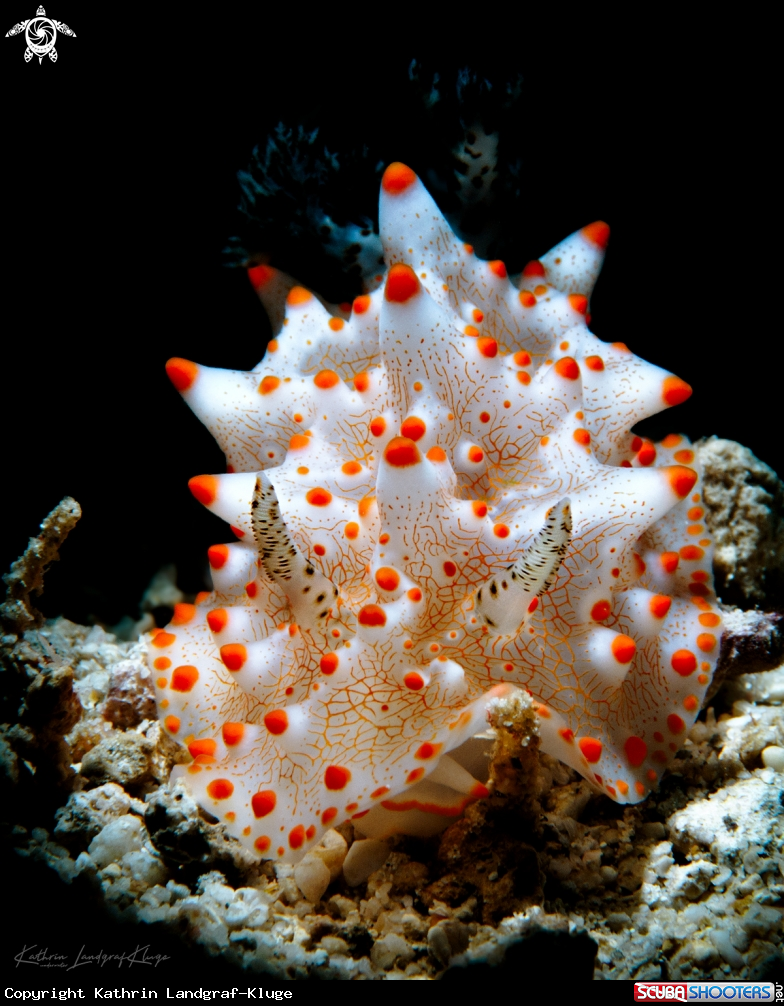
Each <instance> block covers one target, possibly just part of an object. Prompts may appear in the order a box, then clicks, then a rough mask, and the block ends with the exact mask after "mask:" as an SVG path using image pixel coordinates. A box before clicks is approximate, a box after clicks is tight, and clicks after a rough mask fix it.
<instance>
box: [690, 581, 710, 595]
mask: <svg viewBox="0 0 784 1006" xmlns="http://www.w3.org/2000/svg"><path fill="white" fill-rule="evenodd" d="M688 590H689V593H690V594H691V595H693V596H694V597H699V598H703V597H708V595H709V594H710V592H711V589H710V587H709V586H708V585H707V583H690V584H689V587H688Z"/></svg>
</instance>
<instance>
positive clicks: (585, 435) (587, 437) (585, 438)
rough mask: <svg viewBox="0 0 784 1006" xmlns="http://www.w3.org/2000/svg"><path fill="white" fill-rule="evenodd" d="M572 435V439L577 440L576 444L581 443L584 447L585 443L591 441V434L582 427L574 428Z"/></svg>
mask: <svg viewBox="0 0 784 1006" xmlns="http://www.w3.org/2000/svg"><path fill="white" fill-rule="evenodd" d="M572 436H573V437H574V439H575V440H576V441H577V443H578V444H582V445H583V446H584V447H587V445H588V444H590V442H591V434H590V433H589V432H588V430H583V429H578V430H575V431H574V433H573V434H572Z"/></svg>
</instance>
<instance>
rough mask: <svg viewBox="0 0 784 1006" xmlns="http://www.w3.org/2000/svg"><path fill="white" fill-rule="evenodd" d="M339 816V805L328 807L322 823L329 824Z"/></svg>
mask: <svg viewBox="0 0 784 1006" xmlns="http://www.w3.org/2000/svg"><path fill="white" fill-rule="evenodd" d="M337 816H338V809H337V807H327V809H326V810H325V811H324V813H323V814H322V815H321V823H322V824H329V822H330V821H334V820H335V818H336V817H337Z"/></svg>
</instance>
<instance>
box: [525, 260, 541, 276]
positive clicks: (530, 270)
mask: <svg viewBox="0 0 784 1006" xmlns="http://www.w3.org/2000/svg"><path fill="white" fill-rule="evenodd" d="M544 274H545V272H544V266H543V265H542V263H541V262H540V261H539V260H538V259H534V260H533V261H531V262H529V263H528V264H527V265H526V266H524V267H523V276H544Z"/></svg>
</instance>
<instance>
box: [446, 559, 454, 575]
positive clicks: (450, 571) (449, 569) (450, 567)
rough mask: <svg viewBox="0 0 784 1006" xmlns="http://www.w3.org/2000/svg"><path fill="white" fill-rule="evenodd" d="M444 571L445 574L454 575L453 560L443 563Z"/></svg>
mask: <svg viewBox="0 0 784 1006" xmlns="http://www.w3.org/2000/svg"><path fill="white" fill-rule="evenodd" d="M444 572H445V573H446V575H447V576H455V575H456V573H457V566H455V564H454V563H453V562H449V561H447V562H445V563H444Z"/></svg>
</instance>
